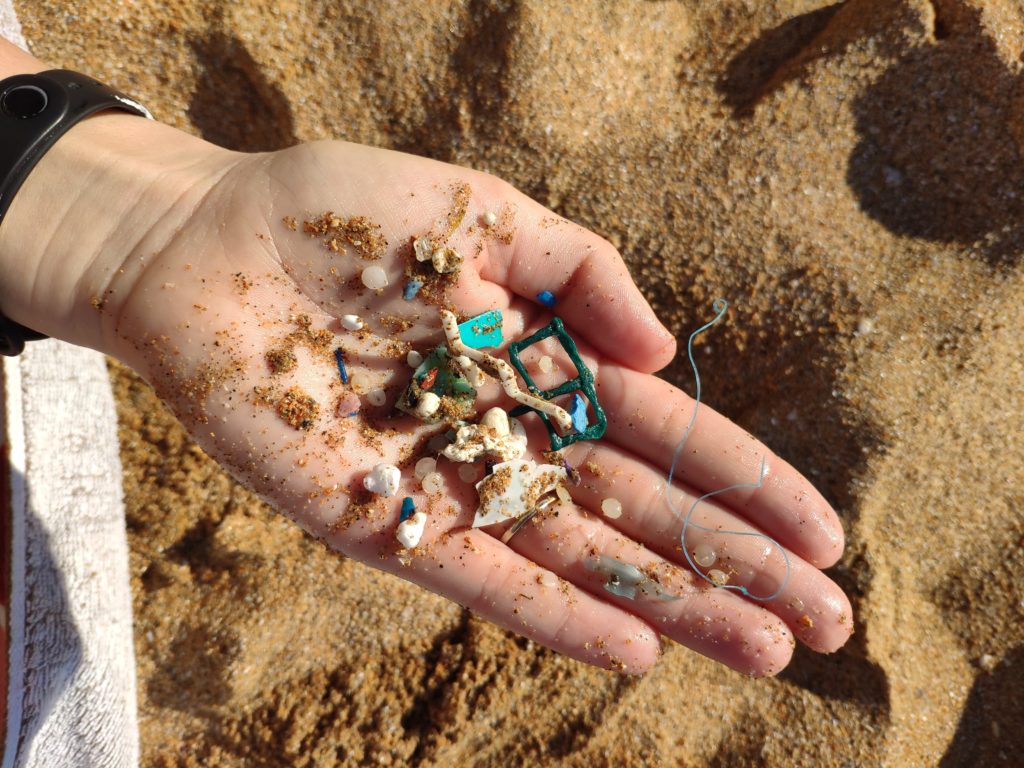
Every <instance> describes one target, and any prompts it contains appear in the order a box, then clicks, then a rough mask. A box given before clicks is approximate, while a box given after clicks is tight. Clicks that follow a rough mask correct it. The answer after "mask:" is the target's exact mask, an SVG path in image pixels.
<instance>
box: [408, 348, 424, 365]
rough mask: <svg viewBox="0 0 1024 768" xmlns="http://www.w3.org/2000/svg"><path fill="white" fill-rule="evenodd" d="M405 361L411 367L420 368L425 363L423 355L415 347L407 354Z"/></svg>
mask: <svg viewBox="0 0 1024 768" xmlns="http://www.w3.org/2000/svg"><path fill="white" fill-rule="evenodd" d="M405 362H407V363H408V364H409V367H410V368H419V367H420V366H421V365H423V355H421V354H420V353H419V352H417V351H416V350H415V349H414V350H412V351H411V352H409V354H408V355H406V356H405Z"/></svg>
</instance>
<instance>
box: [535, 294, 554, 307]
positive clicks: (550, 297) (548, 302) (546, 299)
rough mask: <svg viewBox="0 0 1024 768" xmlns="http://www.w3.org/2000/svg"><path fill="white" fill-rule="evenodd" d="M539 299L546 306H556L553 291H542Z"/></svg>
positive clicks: (538, 296)
mask: <svg viewBox="0 0 1024 768" xmlns="http://www.w3.org/2000/svg"><path fill="white" fill-rule="evenodd" d="M537 301H539V302H540V303H541V304H543V305H544V306H545V307H553V306H555V301H556V299H555V294H553V293H552V292H551V291H541V292H540V293H538V294H537Z"/></svg>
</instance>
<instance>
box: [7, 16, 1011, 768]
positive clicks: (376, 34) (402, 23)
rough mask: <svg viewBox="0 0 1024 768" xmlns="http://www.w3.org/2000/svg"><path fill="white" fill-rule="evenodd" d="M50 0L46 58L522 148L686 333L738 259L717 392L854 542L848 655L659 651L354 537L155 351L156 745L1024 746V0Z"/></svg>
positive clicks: (149, 431) (285, 108)
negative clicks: (531, 628)
mask: <svg viewBox="0 0 1024 768" xmlns="http://www.w3.org/2000/svg"><path fill="white" fill-rule="evenodd" d="M18 5H19V7H18V10H19V13H20V15H21V18H22V21H23V23H24V25H25V32H26V35H27V37H28V40H29V41H30V43H31V45H32V49H33V51H34V52H35V53H36V54H37V55H38V56H40V57H41V58H43V59H45V60H48V61H49V62H51V63H53V64H55V65H65V66H71V67H76V68H81V69H83V70H85V71H88V72H91V73H92V74H94V75H95V76H97V77H98V78H100V79H103V80H106V81H108V82H111V83H112V84H114V85H116V86H118V87H120V88H122V89H124V90H125V91H127V92H129V93H132V94H135V95H136V96H138V97H139V98H140V99H141V100H142V101H143V102H144V103H146V104H147V105H149V106H150V107H151V108H152V109H153V110H154V112H155V113H156V114H157V115H159V116H160V117H161V118H162V119H163V120H165V121H168V122H171V123H173V124H175V125H177V126H179V127H181V128H183V129H185V130H189V131H193V132H195V133H198V134H201V135H203V136H205V137H206V138H208V139H210V140H212V141H216V142H220V143H223V144H225V145H228V146H231V147H235V148H240V149H246V150H263V149H273V148H276V147H281V146H285V145H287V144H290V143H293V142H295V141H302V140H308V139H315V138H322V137H331V136H334V137H341V138H345V139H349V140H352V141H358V142H365V143H370V144H377V145H382V146H387V147H394V148H398V149H402V150H407V151H411V152H416V153H421V154H426V155H431V156H433V157H437V158H440V159H444V160H448V161H452V162H457V163H462V164H466V165H472V166H475V167H478V168H482V169H485V170H489V171H492V172H494V173H496V174H498V175H501V176H503V177H505V178H507V179H508V180H509V181H511V182H513V183H515V184H516V185H518V186H519V187H521V188H522V189H524V190H525V191H527V192H528V193H530V194H532V195H533V196H535V197H536V198H538V199H539V200H541V201H542V202H544V203H545V204H547V205H549V206H551V207H553V208H554V209H555V210H557V211H558V212H559V213H561V214H564V215H565V216H568V217H570V218H572V219H575V220H576V221H579V222H580V223H582V224H584V225H586V226H588V227H590V228H593V229H595V230H597V231H598V232H600V233H602V234H604V235H605V236H607V237H608V238H609V239H611V240H612V241H613V242H614V243H616V245H618V246H619V247H620V248H621V250H622V253H623V255H624V256H625V258H626V260H627V261H628V263H629V265H630V267H631V268H632V270H633V273H634V275H635V276H636V279H637V280H638V281H639V283H640V285H641V286H642V287H643V288H644V290H645V291H646V293H647V295H648V296H649V297H650V298H651V300H652V301H653V302H654V303H655V304H656V305H657V307H658V308H659V310H660V312H661V314H662V316H663V317H664V318H665V319H666V321H667V322H668V323H670V325H671V327H673V328H674V330H675V331H676V332H677V333H678V334H679V335H680V336H685V335H686V334H687V333H688V332H689V330H690V329H692V328H693V327H694V326H695V325H697V324H699V323H700V322H702V321H703V320H704V319H706V318H707V317H708V316H709V306H710V301H711V299H712V298H714V297H716V296H718V295H723V296H726V297H727V298H729V299H730V300H731V301H732V303H733V307H734V309H733V311H732V312H731V313H730V316H729V319H728V325H727V326H726V327H724V328H720V329H716V330H715V331H714V333H713V337H710V338H709V339H708V342H707V343H706V344H705V345H704V346H703V348H702V351H701V353H700V360H701V364H702V367H703V375H704V379H705V382H706V390H705V391H706V396H707V401H708V402H709V403H710V404H711V405H713V406H714V407H716V408H718V409H719V410H721V411H723V412H724V413H726V414H727V415H729V416H730V417H732V418H734V419H735V420H737V421H739V422H740V423H741V424H743V425H744V426H745V427H747V428H748V429H750V430H752V431H753V432H755V433H756V434H758V435H759V436H760V437H762V438H763V439H764V440H766V441H767V443H768V444H769V445H770V446H771V447H772V448H774V449H775V450H776V451H778V452H779V453H781V454H782V455H783V456H784V457H786V458H787V459H788V460H789V461H791V462H792V463H793V464H795V465H796V466H797V467H798V468H799V469H801V470H802V471H803V472H804V473H806V474H808V475H809V476H810V477H811V478H813V479H814V480H815V481H816V482H817V483H818V484H819V486H820V487H821V488H822V489H823V491H824V492H825V494H826V495H827V496H828V497H829V498H830V499H831V500H832V501H833V502H834V503H835V505H836V506H837V508H838V509H839V510H840V513H841V515H842V517H843V520H844V523H845V526H846V529H847V532H848V535H849V540H850V546H849V550H848V553H847V555H846V556H845V557H844V559H843V561H842V563H841V564H840V565H838V566H837V567H836V568H835V569H834V570H833V572H832V573H833V576H834V578H836V579H837V580H838V581H839V582H840V583H841V584H842V585H843V586H844V587H845V588H847V589H848V590H849V592H850V595H851V598H852V600H853V602H854V607H855V611H856V615H857V626H858V631H857V634H856V635H855V637H854V639H853V640H852V641H851V642H850V644H849V645H848V646H847V647H846V648H845V649H843V650H842V651H841V652H840V653H838V654H835V655H834V656H832V657H819V656H815V655H812V654H810V653H807V652H798V653H797V656H796V658H795V659H794V661H793V664H792V666H791V667H790V668H789V669H788V670H787V671H786V672H784V673H783V674H782V675H781V676H780V677H779V678H778V679H776V680H769V681H754V680H749V679H745V678H743V677H741V676H739V675H737V674H734V673H732V672H729V671H727V670H725V669H723V668H720V667H718V666H716V665H714V664H712V663H711V662H708V661H706V660H704V659H702V658H700V657H698V656H696V655H695V654H693V653H690V652H689V651H687V650H685V649H682V648H678V647H674V648H670V649H669V650H668V651H667V653H666V654H665V658H664V660H663V662H662V663H661V665H660V666H659V667H658V668H657V669H656V670H655V671H654V672H652V673H650V674H648V675H647V676H646V677H644V678H642V679H627V678H623V677H619V676H616V675H614V674H611V673H605V672H601V671H596V670H594V669H590V668H586V667H584V666H582V665H580V664H577V663H575V662H572V661H568V660H566V659H564V658H559V657H556V656H554V655H553V654H551V653H549V652H547V651H545V650H543V649H540V648H537V647H535V646H533V645H531V644H530V643H528V642H526V641H524V640H521V639H518V638H516V637H514V636H511V635H509V634H506V633H504V632H502V631H499V630H497V629H495V628H494V627H493V626H491V625H488V624H486V623H484V622H481V621H479V620H477V619H475V618H473V617H472V616H469V615H467V614H465V613H464V612H463V611H461V610H460V609H459V608H458V607H457V606H455V605H452V604H450V603H448V602H446V601H444V600H442V599H440V598H437V597H434V596H431V595H429V594H426V593H424V592H422V591H420V590H419V589H417V588H414V587H412V586H410V585H407V584H405V583H404V582H401V581H399V580H397V579H394V578H391V577H387V576H384V575H381V574H379V573H377V572H374V571H371V570H369V569H368V568H365V567H362V566H359V565H356V564H353V563H351V562H346V561H342V560H340V559H338V558H336V557H334V556H332V555H330V554H329V553H328V552H326V551H324V550H323V548H322V547H321V546H320V545H318V544H315V543H313V542H311V541H309V540H306V539H304V538H303V536H302V535H301V534H300V533H299V532H298V531H297V530H295V529H294V528H292V527H291V526H289V525H288V524H286V523H285V522H283V521H281V520H279V519H277V518H276V517H275V516H274V515H273V514H272V513H270V512H269V511H268V510H267V509H265V508H264V507H263V506H261V505H260V504H259V503H257V502H256V501H255V500H254V498H253V497H252V495H250V494H249V493H248V492H246V491H245V490H243V489H241V488H239V487H238V486H237V485H235V484H234V483H233V482H232V481H231V480H229V479H228V478H227V477H226V476H225V474H224V473H223V472H221V471H220V470H219V469H218V468H217V467H216V466H215V465H214V464H213V463H212V462H211V461H210V460H209V459H208V458H206V457H205V456H204V455H203V454H202V453H201V452H200V451H199V450H198V449H197V448H195V447H194V446H192V445H191V444H190V443H189V441H188V440H187V439H186V437H185V435H184V433H183V431H182V429H181V428H180V427H179V426H178V425H177V424H176V423H175V422H174V421H173V419H172V418H171V417H170V416H169V415H168V414H167V412H166V411H165V410H164V409H163V408H162V407H160V406H159V404H158V403H157V402H156V400H155V398H154V396H153V394H152V393H151V392H150V391H149V390H148V389H147V388H146V387H145V386H144V385H142V384H140V383H139V381H138V380H137V379H136V378H135V377H133V376H132V375H131V374H129V373H127V372H126V371H125V370H123V369H121V368H118V367H116V366H115V367H114V368H113V378H114V382H115V386H116V390H117V398H118V403H119V407H120V413H121V418H122V429H121V438H122V441H123V458H124V462H125V476H126V490H127V494H128V495H127V502H128V524H129V533H130V541H131V549H132V561H131V562H132V574H133V587H134V590H135V610H136V649H137V652H138V671H139V682H140V688H139V709H140V715H141V723H142V740H143V748H144V765H145V766H179V765H182V766H185V765H187V766H200V765H201V766H334V765H362V764H373V765H437V766H450V765H481V766H490V765H494V766H499V765H500V766H509V765H530V766H537V765H543V766H588V767H592V766H603V765H615V766H631V765H693V766H705V765H720V766H732V765H751V764H763V765H777V766H803V765H816V766H832V765H835V766H873V765H886V766H904V765H908V766H909V765H914V766H917V765H942V766H967V765H977V766H989V765H998V764H1007V765H1011V764H1019V761H1020V760H1021V754H1022V753H1024V714H1022V709H1024V707H1022V705H1021V693H1020V692H1021V690H1022V689H1024V641H1022V635H1021V627H1022V625H1024V622H1022V619H1024V595H1022V589H1021V584H1022V583H1024V554H1022V545H1024V491H1022V490H1021V487H1022V482H1024V438H1022V433H1024V430H1022V427H1024V424H1022V420H1024V416H1022V414H1024V394H1022V390H1024V366H1022V362H1021V359H1022V356H1024V353H1022V341H1021V339H1022V334H1024V187H1022V183H1021V182H1022V181H1024V164H1022V162H1021V156H1022V150H1024V146H1022V143H1021V142H1024V88H1022V85H1024V80H1022V79H1021V78H1022V72H1021V63H1020V62H1021V53H1022V47H1024V10H1022V8H1021V6H1020V4H1019V3H1017V2H1011V1H1010V0H992V1H991V2H982V0H959V1H957V0H935V1H934V2H926V1H925V0H920V1H917V0H914V1H910V0H907V1H905V2H904V1H900V0H849V1H848V2H846V3H840V4H838V5H829V4H828V3H826V2H811V1H810V0H808V1H805V2H801V1H800V0H788V1H787V0H779V2H775V3H761V2H756V0H748V1H747V2H738V1H737V0H726V1H725V2H703V3H701V2H696V0H680V1H679V2H672V1H670V0H665V1H661V2H658V1H647V0H645V1H643V2H640V1H639V0H616V2H614V3H605V2H600V1H599V0H591V1H590V2H567V3H563V2H559V3H554V2H549V1H547V0H530V1H527V0H506V1H504V2H499V1H498V0H493V1H491V0H469V1H468V2H465V3H451V4H448V3H443V4H442V3H432V2H428V3H409V2H405V0H401V1H398V0H395V1H393V2H372V3H371V2H363V3H359V2H353V1H352V0H347V1H344V2H337V1H336V0H287V1H286V2H281V3H270V2H267V3H259V4H256V3H230V2H226V1H225V2H217V1H216V0H183V1H182V2H179V3H175V4H174V8H173V9H171V8H167V7H164V6H163V5H162V4H160V3H157V2H154V0H140V2H137V3H123V4H117V5H116V6H111V5H108V4H105V3H104V4H95V5H94V4H85V3H71V2H67V1H66V0H65V1H62V0H31V2H30V1H29V0H23V2H20V3H19V4H18ZM667 375H668V376H669V377H670V378H672V379H673V380H674V381H677V382H678V383H680V384H681V385H682V386H684V387H687V388H690V386H691V385H690V382H689V377H688V375H687V369H686V367H685V366H684V365H682V364H679V365H676V366H674V367H673V368H672V369H671V370H670V371H669V372H668V374H667Z"/></svg>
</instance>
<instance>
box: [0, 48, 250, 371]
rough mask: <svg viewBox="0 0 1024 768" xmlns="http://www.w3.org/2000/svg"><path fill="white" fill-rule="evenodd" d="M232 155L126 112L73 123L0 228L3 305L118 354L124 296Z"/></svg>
mask: <svg viewBox="0 0 1024 768" xmlns="http://www.w3.org/2000/svg"><path fill="white" fill-rule="evenodd" d="M33 61H34V60H33ZM35 69H36V70H38V69H39V67H36V68H35ZM23 71H27V70H23ZM5 74H10V73H9V72H8V73H5ZM225 155H227V156H230V155H231V153H227V152H225V151H224V150H220V149H218V148H216V147H214V146H212V145H210V144H207V143H206V142H203V141H201V140H199V139H196V138H193V137H191V136H188V135H187V134H184V133H182V132H180V131H177V130H175V129H173V128H170V127H168V126H164V125H161V124H159V123H155V122H153V121H149V120H145V119H143V118H140V117H136V116H132V115H128V114H124V113H118V112H113V111H111V112H104V113H101V114H98V115H95V116H93V117H90V118H87V119H86V120H84V121H82V122H81V123H79V124H78V125H76V126H74V127H72V128H71V129H70V130H69V131H68V132H67V133H66V134H65V135H64V136H62V137H61V138H60V139H59V140H58V141H57V143H56V144H55V145H54V146H53V147H51V148H50V150H49V151H48V152H47V153H46V154H45V155H44V156H43V157H42V158H41V159H40V161H39V163H38V164H37V165H36V167H35V168H34V169H33V170H32V172H31V173H30V174H29V176H28V178H27V179H26V180H25V182H24V184H22V186H21V188H20V190H19V191H18V193H17V195H16V196H15V198H14V202H13V203H12V205H11V208H10V210H9V211H8V213H7V216H6V217H5V218H4V220H3V222H2V224H0V311H2V312H3V314H4V315H6V316H7V317H8V318H10V319H11V320H14V321H16V322H18V323H20V324H22V325H24V326H26V327H28V328H31V329H33V330H36V331H39V332H42V333H45V334H47V335H49V336H55V337H58V338H62V339H65V340H67V341H71V342H73V343H76V344H82V345H85V346H91V347H94V348H96V349H100V350H102V351H105V352H108V353H113V352H114V350H115V347H116V345H115V338H114V332H113V331H114V325H115V323H116V317H117V309H118V306H119V304H120V301H121V295H120V294H121V293H123V292H125V291H127V290H128V287H129V286H130V285H131V284H132V281H133V280H132V278H133V276H134V275H137V274H138V272H139V271H140V270H141V269H143V268H144V266H145V262H146V259H147V256H150V255H152V254H153V253H155V252H158V251H159V249H160V248H161V247H162V246H163V245H165V244H166V242H167V241H168V240H169V239H170V238H171V237H172V236H173V233H174V232H175V231H176V229H177V228H178V227H180V225H181V223H182V222H183V220H184V218H186V217H187V215H188V212H189V211H190V210H191V209H192V207H193V206H194V204H195V201H196V200H198V199H200V198H201V196H202V195H203V194H204V193H205V189H206V188H208V186H209V184H211V183H212V181H210V179H211V178H212V177H214V176H216V169H217V167H218V165H223V161H224V160H225V158H224V156H225Z"/></svg>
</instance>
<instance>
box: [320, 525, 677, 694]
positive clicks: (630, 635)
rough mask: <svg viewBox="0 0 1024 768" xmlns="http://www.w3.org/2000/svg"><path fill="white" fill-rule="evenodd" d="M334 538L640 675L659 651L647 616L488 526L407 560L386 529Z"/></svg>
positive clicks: (483, 611)
mask: <svg viewBox="0 0 1024 768" xmlns="http://www.w3.org/2000/svg"><path fill="white" fill-rule="evenodd" d="M394 522H397V519H395V520H394ZM332 543H334V544H336V545H337V548H339V549H341V550H342V551H344V552H346V554H350V555H352V556H354V557H357V558H358V559H364V560H365V561H366V562H368V563H369V564H371V565H373V566H375V567H378V568H384V569H385V570H389V571H391V572H394V573H397V574H399V575H400V576H402V578H405V579H408V580H410V581H413V582H414V583H416V584H419V585H421V586H423V587H425V588H427V589H429V590H431V591H433V592H436V593H438V594H441V595H444V596H445V597H448V598H449V599H451V600H455V601H456V602H458V603H459V604H461V605H463V606H466V607H467V608H469V609H470V610H472V611H473V612H474V613H476V614H478V615H479V616H481V617H483V618H485V619H487V620H488V621H491V622H493V623H495V624H497V625H498V626H500V627H503V628H505V629H509V630H511V631H513V632H515V633H516V634H519V635H523V636H524V637H527V638H529V639H531V640H533V641H535V642H538V643H540V644H541V645H544V646H546V647H548V648H551V649H552V650H554V651H557V652H558V653H562V654H565V655H567V656H570V657H572V658H574V659H577V660H579V661H582V662H585V663H587V664H593V665H594V666H598V667H602V668H604V669H614V670H616V671H619V672H626V673H629V674H639V673H641V672H645V671H647V670H648V669H650V668H651V667H652V666H653V665H654V664H655V663H656V661H657V659H658V656H659V654H660V646H661V643H660V640H659V637H658V633H657V632H656V631H654V630H653V629H652V628H651V627H650V626H649V625H648V624H646V623H645V622H644V621H642V620H641V619H639V618H637V617H636V616H633V615H631V614H630V613H628V612H627V611H624V610H622V609H620V608H618V607H616V606H614V605H611V604H609V603H607V602H605V601H603V600H599V599H597V598H595V597H593V596H592V595H590V594H588V593H587V592H585V591H583V590H580V589H578V588H577V587H575V586H573V585H572V584H570V583H568V582H565V581H562V580H560V579H558V578H557V577H556V576H555V575H554V574H553V573H551V572H550V571H546V570H545V569H542V568H540V567H538V566H537V565H536V564H535V563H533V562H530V561H529V560H527V559H526V558H524V557H522V556H521V555H518V554H516V553H515V552H513V551H511V550H509V549H508V547H506V546H505V545H504V544H501V543H500V542H499V541H497V540H496V539H494V538H493V537H491V536H489V535H487V534H486V533H484V532H483V531H481V530H473V529H469V530H465V529H463V530H457V531H452V532H442V533H440V534H439V535H438V536H436V538H433V539H432V540H431V541H429V542H428V543H427V544H425V545H424V546H421V547H418V548H417V549H416V550H415V552H414V553H413V554H412V556H411V558H410V559H409V560H407V561H406V563H405V564H403V563H402V560H401V559H400V558H399V557H398V555H397V554H392V553H395V550H396V547H395V546H394V542H393V540H392V539H391V537H389V536H388V534H387V533H386V528H385V532H381V531H379V530H376V531H375V530H372V529H369V530H366V531H363V532H360V531H359V530H352V529H350V530H349V531H348V533H347V535H346V536H345V537H344V538H343V539H341V540H338V541H334V542H332Z"/></svg>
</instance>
